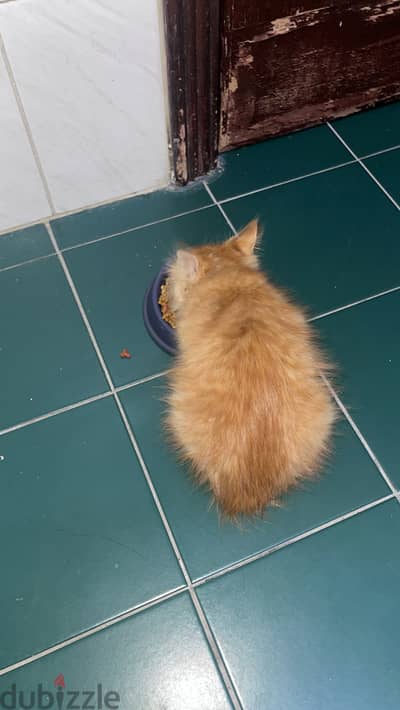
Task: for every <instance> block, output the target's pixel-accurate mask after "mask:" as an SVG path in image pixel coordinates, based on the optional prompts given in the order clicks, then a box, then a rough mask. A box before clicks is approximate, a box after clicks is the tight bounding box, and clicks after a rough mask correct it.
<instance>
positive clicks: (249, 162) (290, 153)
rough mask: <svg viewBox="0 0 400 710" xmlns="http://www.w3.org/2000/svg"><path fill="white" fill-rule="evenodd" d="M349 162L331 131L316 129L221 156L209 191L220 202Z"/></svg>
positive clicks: (347, 156)
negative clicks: (218, 168)
mask: <svg viewBox="0 0 400 710" xmlns="http://www.w3.org/2000/svg"><path fill="white" fill-rule="evenodd" d="M349 160H352V157H351V155H349V152H348V151H347V150H346V149H345V148H344V147H343V145H342V144H341V143H340V141H338V140H337V138H336V137H335V136H334V135H333V133H332V131H330V130H329V128H327V126H318V127H317V128H312V129H311V130H308V131H300V132H299V133H292V134H291V135H288V136H283V137H280V138H273V139H271V140H268V141H264V142H263V143H257V144H256V145H252V146H248V147H245V148H240V150H232V151H229V152H227V153H223V154H222V156H220V165H221V169H222V173H220V174H217V176H216V177H215V178H211V181H210V187H211V189H212V191H213V193H214V195H215V196H216V197H217V198H218V199H219V200H223V199H225V198H226V197H231V196H233V195H239V194H242V193H243V192H249V191H250V190H256V189H258V188H260V187H266V186H267V185H272V184H274V183H277V182H281V181H282V180H289V179H290V178H294V177H298V176H299V175H305V174H306V173H312V172H314V171H316V170H322V169H324V168H328V167H330V166H331V165H337V164H339V163H344V162H346V161H349Z"/></svg>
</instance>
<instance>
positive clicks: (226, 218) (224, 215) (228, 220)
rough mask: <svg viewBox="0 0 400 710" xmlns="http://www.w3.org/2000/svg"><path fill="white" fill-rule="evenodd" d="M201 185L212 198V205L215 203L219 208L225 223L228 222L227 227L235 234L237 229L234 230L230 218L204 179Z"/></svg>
mask: <svg viewBox="0 0 400 710" xmlns="http://www.w3.org/2000/svg"><path fill="white" fill-rule="evenodd" d="M203 185H204V188H205V190H206V191H207V192H208V194H209V195H210V197H211V199H212V201H213V203H214V205H215V206H216V207H218V209H219V211H220V212H221V214H222V216H223V218H224V220H225V222H227V224H228V226H229V228H230V229H231V230H232V232H233V234H237V230H236V229H235V227H234V226H233V224H232V222H231V220H230V219H229V217H228V215H227V214H226V212H225V210H224V208H223V207H222V205H221V204H220V203H219V202H218V200H217V199H216V198H215V197H214V194H213V192H212V191H211V188H210V187H209V185H207V183H206V182H205V180H203Z"/></svg>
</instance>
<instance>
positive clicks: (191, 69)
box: [164, 0, 222, 185]
mask: <svg viewBox="0 0 400 710" xmlns="http://www.w3.org/2000/svg"><path fill="white" fill-rule="evenodd" d="M221 5H222V2H221V0H164V21H165V38H166V39H165V41H166V50H167V71H168V87H169V105H170V131H171V145H172V155H173V164H174V171H175V179H176V181H177V182H178V183H180V184H182V185H185V184H186V183H187V182H189V181H190V180H194V179H195V178H196V177H199V176H200V175H205V174H206V173H208V172H209V171H210V170H212V169H213V168H214V167H215V164H216V160H217V154H218V138H219V111H220V56H221V47H220V43H221V15H222V13H221Z"/></svg>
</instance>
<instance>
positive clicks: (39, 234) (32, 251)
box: [0, 224, 54, 271]
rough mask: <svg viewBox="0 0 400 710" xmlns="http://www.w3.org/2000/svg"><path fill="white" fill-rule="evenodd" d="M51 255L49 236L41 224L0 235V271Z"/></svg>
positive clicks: (51, 248) (52, 250) (52, 251)
mask: <svg viewBox="0 0 400 710" xmlns="http://www.w3.org/2000/svg"><path fill="white" fill-rule="evenodd" d="M53 253H54V249H53V247H52V244H51V242H50V239H49V235H48V234H47V231H46V229H45V227H44V226H43V225H42V224H37V225H35V226H34V227H27V229H19V230H17V231H16V232H9V233H8V234H2V235H0V271H1V269H5V268H6V267H7V266H13V264H20V263H21V262H23V261H29V259H36V258H37V257H39V256H45V255H46V254H53Z"/></svg>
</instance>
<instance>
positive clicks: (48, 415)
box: [0, 255, 169, 436]
mask: <svg viewBox="0 0 400 710" xmlns="http://www.w3.org/2000/svg"><path fill="white" fill-rule="evenodd" d="M55 256H56V255H55ZM168 372H169V370H163V372H156V373H155V374H154V375H148V376H147V377H142V378H141V379H140V380H134V381H133V382H129V383H128V384H127V385H120V386H119V387H115V391H116V392H124V391H125V390H128V389H133V388H134V387H136V386H137V385H142V384H144V383H146V382H151V381H152V380H156V379H157V378H159V377H164V375H166V374H167V373H168ZM112 394H113V393H112V392H111V391H107V392H102V393H101V394H95V395H93V396H92V397H88V398H87V399H81V400H79V401H78V402H73V403H72V404H67V405H65V407H60V409H52V410H51V411H50V412H46V414H39V415H38V416H37V417H33V419H25V420H24V421H22V422H18V423H17V424H13V425H12V426H9V427H7V428H6V429H1V430H0V436H3V435H4V434H10V433H11V432H13V431H17V430H18V429H24V428H25V427H27V426H31V424H37V423H38V422H42V421H44V420H46V419H51V417H56V416H57V415H58V414H64V413H65V412H70V411H71V410H72V409H78V408H79V407H84V406H85V405H86V404H91V403H92V402H97V401H98V400H100V399H105V398H106V397H112Z"/></svg>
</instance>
